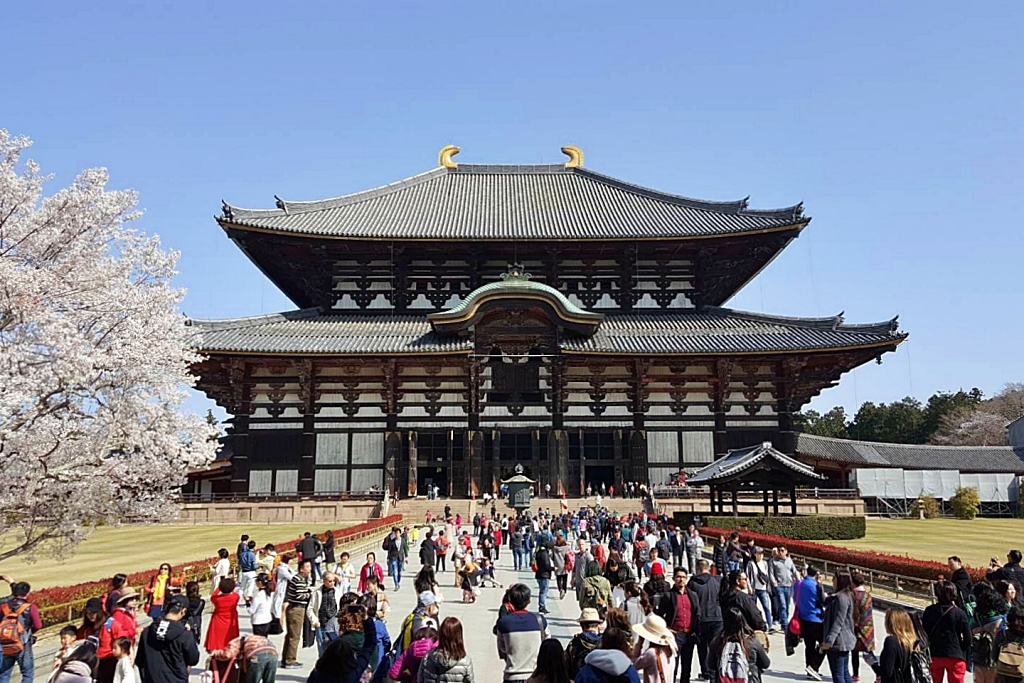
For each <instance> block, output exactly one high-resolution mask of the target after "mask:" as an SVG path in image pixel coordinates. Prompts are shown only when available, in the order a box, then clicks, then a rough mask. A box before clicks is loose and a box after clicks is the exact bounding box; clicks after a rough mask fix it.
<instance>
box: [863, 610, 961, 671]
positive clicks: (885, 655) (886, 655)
mask: <svg viewBox="0 0 1024 683" xmlns="http://www.w3.org/2000/svg"><path fill="white" fill-rule="evenodd" d="M885 632H886V634H888V635H886V637H885V642H884V643H883V644H882V652H881V653H880V654H879V656H878V659H877V660H869V662H870V663H871V668H872V669H874V671H875V673H876V674H878V679H879V680H878V683H928V682H926V681H923V680H921V679H920V675H921V674H922V673H923V674H924V675H926V676H927V675H928V674H929V672H928V670H927V667H923V669H924V670H923V671H922V670H921V669H922V667H920V666H915V664H914V659H915V657H916V658H918V659H920V658H921V657H924V656H925V655H924V652H923V651H922V649H921V643H920V641H919V640H918V638H917V632H916V631H915V630H914V622H913V621H911V619H910V615H909V614H907V613H906V612H905V611H904V610H902V609H900V608H898V607H894V608H892V609H890V610H889V611H888V612H886V613H885ZM975 680H977V678H976V679H975ZM979 683H981V682H980V681H979Z"/></svg>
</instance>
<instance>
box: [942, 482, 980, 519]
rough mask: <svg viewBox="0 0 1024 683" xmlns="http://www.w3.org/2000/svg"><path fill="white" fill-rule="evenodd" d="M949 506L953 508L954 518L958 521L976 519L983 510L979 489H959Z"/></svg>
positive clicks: (964, 487)
mask: <svg viewBox="0 0 1024 683" xmlns="http://www.w3.org/2000/svg"><path fill="white" fill-rule="evenodd" d="M949 506H950V507H951V508H953V516H954V517H956V518H957V519H974V518H975V517H977V516H978V512H979V511H980V510H981V498H980V497H979V496H978V489H976V488H974V487H973V486H962V487H960V488H958V489H957V490H956V493H955V494H953V497H952V498H950V499H949Z"/></svg>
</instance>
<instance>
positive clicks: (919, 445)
mask: <svg viewBox="0 0 1024 683" xmlns="http://www.w3.org/2000/svg"><path fill="white" fill-rule="evenodd" d="M799 438H801V439H814V440H818V441H825V442H828V443H848V444H851V445H856V446H870V447H872V448H877V447H878V446H884V447H885V448H906V449H914V448H930V449H935V450H942V451H962V450H972V451H977V450H992V451H1004V452H1005V451H1007V450H1013V447H1012V446H944V445H940V444H931V443H892V442H890V441H861V440H859V439H841V438H839V437H837V436H821V435H819V434H808V433H806V432H801V433H800V434H799Z"/></svg>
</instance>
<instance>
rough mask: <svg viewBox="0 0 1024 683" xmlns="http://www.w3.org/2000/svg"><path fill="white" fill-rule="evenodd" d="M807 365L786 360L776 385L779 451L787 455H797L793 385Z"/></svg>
mask: <svg viewBox="0 0 1024 683" xmlns="http://www.w3.org/2000/svg"><path fill="white" fill-rule="evenodd" d="M806 364H807V361H806V360H803V359H786V360H784V361H782V362H781V363H780V364H779V371H778V374H779V378H780V379H779V381H778V383H777V385H776V390H775V393H776V400H775V414H776V415H777V416H778V420H779V450H780V451H782V452H783V453H785V454H786V455H793V454H795V453H796V431H795V430H794V429H793V412H792V411H793V403H794V401H793V385H794V383H795V382H796V381H797V380H798V379H799V375H800V371H801V370H802V369H803V367H804V365H806Z"/></svg>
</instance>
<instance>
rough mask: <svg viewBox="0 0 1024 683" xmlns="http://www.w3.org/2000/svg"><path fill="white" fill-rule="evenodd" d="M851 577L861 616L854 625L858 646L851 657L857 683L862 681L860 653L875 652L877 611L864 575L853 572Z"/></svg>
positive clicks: (856, 605) (856, 604)
mask: <svg viewBox="0 0 1024 683" xmlns="http://www.w3.org/2000/svg"><path fill="white" fill-rule="evenodd" d="M850 576H851V577H852V578H853V598H854V601H855V602H854V605H855V607H856V609H857V610H858V612H857V613H858V614H859V615H860V617H859V618H858V619H857V622H856V623H855V624H854V625H853V631H854V636H856V638H857V644H856V645H855V646H854V647H853V654H852V655H851V656H850V664H851V665H852V669H853V680H854V682H855V683H856V682H857V681H859V680H860V654H859V653H861V652H874V651H875V610H874V605H873V603H872V601H871V593H869V592H868V591H867V589H866V588H865V587H864V575H863V574H861V573H860V572H856V571H855V572H851V573H850Z"/></svg>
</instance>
